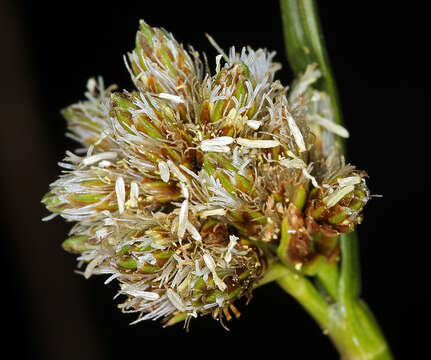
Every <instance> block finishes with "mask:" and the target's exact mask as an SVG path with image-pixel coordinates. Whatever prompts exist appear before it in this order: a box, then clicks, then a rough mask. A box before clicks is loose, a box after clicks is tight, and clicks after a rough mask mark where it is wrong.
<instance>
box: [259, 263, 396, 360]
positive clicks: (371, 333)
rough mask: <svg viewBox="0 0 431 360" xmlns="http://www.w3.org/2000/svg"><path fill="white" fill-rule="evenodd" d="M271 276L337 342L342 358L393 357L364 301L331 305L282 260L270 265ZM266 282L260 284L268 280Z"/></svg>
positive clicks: (374, 359) (373, 359) (387, 359)
mask: <svg viewBox="0 0 431 360" xmlns="http://www.w3.org/2000/svg"><path fill="white" fill-rule="evenodd" d="M270 273H271V276H270V277H271V279H267V280H268V281H270V280H273V279H274V278H275V277H276V281H277V283H278V284H279V285H280V287H281V288H282V289H283V290H284V291H286V292H287V293H289V294H290V295H291V296H293V297H294V298H295V299H296V300H297V301H298V302H299V303H300V304H301V305H302V306H303V307H304V308H305V309H306V310H307V312H308V313H309V314H310V315H311V316H312V317H313V318H314V319H315V320H316V322H317V323H318V324H319V326H320V327H321V329H322V330H323V332H324V333H325V334H328V336H329V337H330V338H331V340H332V341H333V343H334V345H335V346H336V348H337V349H338V351H339V353H340V356H341V358H342V359H346V360H351V359H355V360H356V359H357V360H390V359H392V356H391V354H390V350H389V348H388V346H387V344H386V342H385V341H384V338H383V336H382V334H381V332H380V330H379V327H378V325H377V323H376V321H375V319H374V317H373V316H372V314H371V313H370V312H369V310H368V308H367V307H366V305H365V304H364V303H363V302H362V301H358V300H356V301H352V302H350V303H349V304H348V306H344V305H343V304H342V303H341V302H340V303H333V304H329V303H328V302H327V301H326V299H325V298H324V297H323V296H322V295H321V294H320V293H319V292H318V291H317V289H316V287H315V286H314V285H313V283H312V282H311V281H310V280H308V279H307V278H306V277H305V276H303V275H300V274H298V273H296V272H294V271H293V270H291V269H290V268H289V267H287V266H285V265H282V264H280V263H275V264H272V265H271V266H270ZM268 281H262V282H261V283H259V285H262V284H263V283H267V282H268Z"/></svg>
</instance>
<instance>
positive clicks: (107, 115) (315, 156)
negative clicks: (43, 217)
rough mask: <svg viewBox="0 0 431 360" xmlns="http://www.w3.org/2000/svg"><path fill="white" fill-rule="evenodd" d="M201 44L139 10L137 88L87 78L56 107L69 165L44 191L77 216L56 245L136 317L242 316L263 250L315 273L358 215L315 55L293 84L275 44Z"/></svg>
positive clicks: (355, 189) (361, 200)
mask: <svg viewBox="0 0 431 360" xmlns="http://www.w3.org/2000/svg"><path fill="white" fill-rule="evenodd" d="M219 52H220V54H219V55H218V56H217V57H216V68H215V72H214V73H213V74H212V73H211V71H210V69H209V66H208V65H207V64H206V62H202V60H201V57H200V55H199V53H198V52H196V51H195V50H194V49H192V48H190V49H189V50H185V49H184V47H183V46H182V45H181V44H179V43H178V42H177V41H176V40H175V39H174V38H173V36H172V35H171V34H169V33H167V32H166V31H164V30H162V29H158V28H152V27H150V26H149V25H147V24H146V23H145V22H144V21H141V23H140V29H139V31H138V33H137V37H136V48H135V49H134V50H133V52H131V53H129V54H128V60H126V66H127V68H128V70H129V72H130V75H131V78H132V81H133V83H134V85H135V90H133V91H130V92H129V91H116V87H115V86H110V87H108V88H105V87H104V84H103V81H102V79H101V78H99V79H98V80H97V81H96V80H95V79H90V80H89V81H88V83H87V92H86V97H87V100H86V101H82V102H79V103H78V104H74V105H71V106H69V107H68V108H66V109H65V110H63V112H62V113H63V115H64V117H65V118H66V120H67V123H68V129H69V133H68V136H69V137H71V138H73V139H75V140H76V141H78V142H80V143H81V144H82V146H83V147H82V148H81V149H78V150H77V151H76V152H75V153H72V152H66V155H67V156H66V158H65V159H64V162H61V163H60V166H62V167H63V168H64V171H63V173H62V175H61V176H60V177H59V179H58V180H57V181H55V182H54V183H53V184H52V185H51V190H50V192H49V193H48V194H46V195H45V197H44V198H43V200H42V201H43V203H44V204H45V205H46V207H47V209H48V210H49V211H51V212H52V213H53V215H51V216H49V217H48V218H51V217H53V216H55V215H57V214H60V215H61V216H62V217H63V218H65V219H66V220H67V221H71V222H75V225H74V226H73V228H72V229H71V231H70V237H69V238H68V239H67V240H66V241H65V242H64V243H63V247H64V249H66V250H67V251H69V252H72V253H76V254H78V261H79V264H80V266H82V265H83V264H86V267H85V270H84V271H83V275H84V276H85V277H86V278H88V277H90V276H91V275H93V274H107V275H109V277H108V278H107V280H106V281H105V283H108V282H110V281H112V280H114V279H116V281H118V282H119V285H120V290H119V293H118V294H119V295H125V296H126V300H125V301H124V302H123V303H122V304H121V305H119V307H120V308H121V309H122V311H124V312H137V313H138V314H139V316H138V319H137V320H136V322H138V321H141V320H146V319H158V318H163V319H164V320H165V322H166V323H167V324H172V323H175V322H177V321H180V320H184V319H190V318H191V317H196V316H198V315H201V314H209V313H210V314H212V315H213V317H215V318H218V319H222V318H223V317H225V318H226V319H228V320H229V319H230V318H231V316H232V315H231V313H233V314H234V315H236V316H239V311H238V310H237V309H236V307H235V306H234V301H235V300H236V299H238V298H241V297H246V298H247V297H250V294H251V291H252V289H253V286H255V284H256V283H257V281H258V280H259V279H260V278H262V277H263V276H264V274H265V271H266V269H267V266H268V264H269V263H271V262H274V261H282V262H283V263H285V264H286V265H288V266H292V268H293V269H295V271H305V272H306V273H310V272H312V269H313V266H314V265H315V264H316V263H318V262H319V261H321V260H322V259H324V260H325V261H328V262H336V261H337V260H338V253H339V245H338V235H339V234H340V233H344V232H348V231H351V230H352V229H353V228H354V226H355V225H356V224H357V223H359V222H360V221H361V218H362V217H361V211H362V208H363V206H364V205H365V203H366V202H367V200H368V199H369V192H368V189H367V187H366V184H365V180H364V177H365V176H366V174H365V173H364V172H363V171H358V170H355V168H354V167H353V166H351V165H346V164H344V160H343V158H342V156H340V155H339V153H338V152H337V148H336V146H335V139H336V137H337V136H342V137H347V136H348V133H347V131H346V130H345V129H344V128H343V127H341V126H340V125H337V124H335V123H334V122H333V114H332V110H331V105H330V102H329V99H328V96H327V95H326V94H325V93H323V92H319V91H317V90H315V89H313V87H312V84H313V83H314V82H315V81H317V80H318V78H319V76H320V72H319V70H318V69H316V67H315V66H314V65H311V66H310V67H309V68H308V69H307V71H306V72H305V73H304V74H303V76H302V77H301V78H299V79H297V80H296V82H295V83H294V84H293V85H292V87H291V88H290V89H288V88H285V87H283V86H282V85H281V84H280V82H279V81H274V74H275V72H276V71H277V70H278V69H279V68H280V66H279V64H277V63H274V62H273V57H274V55H275V54H274V53H269V52H267V51H266V50H262V49H259V50H257V51H254V50H252V49H250V48H244V49H242V50H241V52H240V53H237V52H236V51H235V48H231V49H230V51H229V53H228V54H225V53H224V52H223V51H221V50H219Z"/></svg>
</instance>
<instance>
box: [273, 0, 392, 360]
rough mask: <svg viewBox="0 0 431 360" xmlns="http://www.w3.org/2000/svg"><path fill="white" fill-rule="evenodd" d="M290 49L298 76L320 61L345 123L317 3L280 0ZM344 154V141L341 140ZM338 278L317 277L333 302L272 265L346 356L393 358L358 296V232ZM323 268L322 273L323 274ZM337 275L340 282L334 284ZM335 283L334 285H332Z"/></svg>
mask: <svg viewBox="0 0 431 360" xmlns="http://www.w3.org/2000/svg"><path fill="white" fill-rule="evenodd" d="M280 7H281V16H282V20H283V29H284V37H285V44H286V52H287V57H288V60H289V64H290V66H291V68H292V70H293V71H294V73H295V74H296V75H299V74H300V73H303V72H304V71H305V69H306V67H307V66H308V65H310V64H312V63H317V65H318V67H319V69H320V71H321V72H322V78H321V79H320V80H319V82H318V83H317V84H316V87H317V88H319V89H320V90H322V91H325V92H326V93H327V94H328V95H329V96H330V98H331V104H332V107H333V110H334V121H335V122H336V123H339V124H341V123H342V116H341V108H340V103H339V98H338V91H337V87H336V83H335V80H334V77H333V74H332V71H331V67H330V65H329V60H328V55H327V53H326V49H325V45H324V41H323V37H322V31H321V27H320V23H319V17H318V12H317V7H316V4H315V2H314V1H313V0H280ZM336 145H337V147H338V148H339V150H340V151H341V152H342V153H344V143H343V142H342V140H341V139H337V143H336ZM340 242H341V245H340V246H341V269H340V274H339V277H338V278H337V277H335V276H332V275H334V274H332V275H331V274H326V273H325V269H324V268H323V269H322V270H321V271H320V272H319V273H318V274H316V277H317V279H318V280H319V281H320V282H321V283H322V284H323V285H324V287H325V288H326V290H328V293H329V295H331V297H332V300H335V301H336V302H334V303H329V302H328V301H327V299H325V298H323V297H322V295H321V294H320V293H319V292H318V291H317V290H316V287H315V286H314V284H313V283H312V282H311V281H310V280H308V279H307V278H306V277H304V276H302V275H299V274H297V273H295V272H293V271H292V270H290V269H289V268H287V267H285V266H283V265H281V264H278V265H277V266H276V265H273V267H274V269H273V270H272V271H273V274H274V273H277V275H278V277H277V282H278V284H279V285H280V286H281V287H282V288H283V289H284V290H285V291H286V292H287V293H289V294H291V295H292V296H293V297H294V298H295V299H296V300H297V301H298V302H299V303H301V305H302V306H303V307H304V308H305V309H306V310H307V311H308V312H309V313H310V315H311V316H313V318H314V319H315V320H316V321H317V322H318V323H319V325H320V326H321V328H322V329H323V330H324V331H325V332H326V333H328V335H329V336H330V338H331V339H332V341H333V342H334V345H335V346H336V347H337V349H338V351H339V352H340V355H341V358H342V359H360V360H362V359H364V360H365V359H367V360H377V359H379V360H380V359H381V360H386V359H392V355H391V353H390V350H389V347H388V345H387V343H386V341H385V339H384V336H383V334H382V332H381V330H380V328H379V326H378V324H377V321H376V320H375V318H374V316H373V315H372V313H371V311H370V310H369V309H368V307H367V306H366V305H365V303H364V302H363V301H362V300H360V299H359V294H360V268H359V250H358V239H357V236H356V234H355V233H351V234H348V235H342V236H341V239H340ZM322 271H323V272H322ZM334 279H335V280H337V281H338V282H334ZM334 284H335V286H334Z"/></svg>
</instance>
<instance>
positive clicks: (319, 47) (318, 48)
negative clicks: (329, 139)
mask: <svg viewBox="0 0 431 360" xmlns="http://www.w3.org/2000/svg"><path fill="white" fill-rule="evenodd" d="M280 7H281V16H282V20H283V30H284V40H285V45H286V54H287V58H288V60H289V65H290V67H291V68H292V70H293V72H294V73H295V74H297V75H298V74H300V73H303V72H304V71H305V69H306V67H307V66H308V65H310V64H313V63H317V64H318V65H319V69H320V71H321V72H322V77H321V78H320V79H319V80H318V82H317V84H316V88H318V89H319V90H322V91H325V92H326V93H328V95H329V96H330V98H331V104H332V108H333V110H334V121H335V122H336V123H337V124H342V122H343V121H342V116H341V107H340V101H339V97H338V90H337V86H336V84H335V80H334V76H333V74H332V70H331V66H330V63H329V58H328V54H327V52H326V48H325V44H324V41H323V35H322V31H321V27H320V22H319V16H318V13H317V7H316V5H315V3H314V1H313V0H280ZM336 142H337V143H336V144H337V147H338V148H339V150H341V151H344V141H343V139H342V138H338V139H337V140H336Z"/></svg>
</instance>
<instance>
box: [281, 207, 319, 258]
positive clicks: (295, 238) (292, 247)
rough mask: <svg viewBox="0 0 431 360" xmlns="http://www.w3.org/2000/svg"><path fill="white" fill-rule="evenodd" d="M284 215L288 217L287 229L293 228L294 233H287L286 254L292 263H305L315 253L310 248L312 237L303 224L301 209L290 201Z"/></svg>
mask: <svg viewBox="0 0 431 360" xmlns="http://www.w3.org/2000/svg"><path fill="white" fill-rule="evenodd" d="M286 216H287V217H288V219H289V230H295V232H294V233H291V234H289V236H290V241H289V247H288V250H287V255H288V257H289V259H290V260H291V261H292V263H294V264H296V263H301V264H306V263H308V262H309V261H311V260H312V259H313V258H314V256H315V255H316V253H315V251H314V250H313V248H312V242H313V238H312V237H311V235H310V233H309V232H308V231H307V229H306V228H305V226H304V225H305V223H304V218H303V216H302V213H301V211H299V210H298V208H297V207H296V206H295V205H293V204H292V203H291V204H289V206H288V208H287V212H286Z"/></svg>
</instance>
